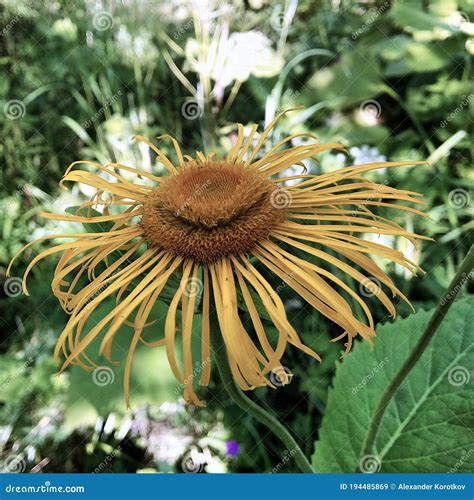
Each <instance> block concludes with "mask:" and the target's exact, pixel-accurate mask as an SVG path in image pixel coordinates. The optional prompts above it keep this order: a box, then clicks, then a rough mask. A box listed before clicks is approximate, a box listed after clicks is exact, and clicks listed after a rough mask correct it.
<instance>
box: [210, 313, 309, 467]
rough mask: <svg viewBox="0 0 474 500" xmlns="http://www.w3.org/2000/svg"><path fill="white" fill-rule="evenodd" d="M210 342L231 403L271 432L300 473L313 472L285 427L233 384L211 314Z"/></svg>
mask: <svg viewBox="0 0 474 500" xmlns="http://www.w3.org/2000/svg"><path fill="white" fill-rule="evenodd" d="M211 342H212V350H213V353H214V360H215V362H216V365H217V370H218V372H219V375H220V378H221V380H222V383H223V385H224V388H225V390H226V391H227V394H228V395H229V396H230V398H231V399H232V401H233V402H234V403H235V404H236V405H237V406H238V407H239V408H240V409H241V410H243V411H244V412H246V413H248V414H249V415H251V416H252V417H254V418H255V419H256V420H258V421H259V422H260V423H262V424H263V425H265V426H266V427H267V428H268V429H270V431H272V432H273V434H274V435H275V436H276V437H277V438H278V439H279V440H280V441H281V442H282V443H283V444H284V445H285V446H286V449H287V452H288V453H289V454H290V456H292V457H293V458H294V459H295V462H296V464H297V465H298V467H299V469H300V470H301V472H311V473H312V472H314V470H313V468H312V467H311V464H310V463H309V462H308V459H307V458H306V457H305V455H304V453H303V452H302V451H301V448H300V447H299V446H298V444H297V443H296V441H295V439H294V438H293V436H292V435H291V434H290V433H289V432H288V430H287V429H286V427H285V426H284V425H283V424H281V423H280V422H279V421H278V420H277V419H276V418H275V417H274V416H272V415H270V414H269V413H268V412H267V411H265V410H264V409H263V408H262V407H260V406H258V405H257V404H256V403H255V402H254V401H252V400H251V399H250V398H249V397H247V396H246V395H245V394H244V393H243V392H242V391H241V389H240V388H239V387H238V386H237V384H236V383H235V381H234V377H233V375H232V372H231V370H230V366H229V362H228V359H227V353H226V347H225V345H224V341H223V339H222V335H221V333H220V329H219V324H218V322H217V320H216V318H215V314H214V315H212V314H211Z"/></svg>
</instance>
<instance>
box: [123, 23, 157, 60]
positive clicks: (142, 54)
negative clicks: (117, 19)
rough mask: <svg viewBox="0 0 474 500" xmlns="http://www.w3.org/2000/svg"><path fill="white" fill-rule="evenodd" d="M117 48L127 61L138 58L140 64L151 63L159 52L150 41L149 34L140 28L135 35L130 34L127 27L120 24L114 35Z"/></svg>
mask: <svg viewBox="0 0 474 500" xmlns="http://www.w3.org/2000/svg"><path fill="white" fill-rule="evenodd" d="M115 42H116V44H117V49H118V50H119V52H121V54H122V55H123V56H124V58H125V59H126V60H127V61H128V62H129V63H134V62H136V61H137V60H138V62H140V63H141V64H152V63H154V62H156V60H157V59H158V57H159V52H158V49H157V48H156V46H155V45H154V43H153V41H152V37H151V34H150V33H148V32H147V31H144V30H141V31H140V32H139V33H137V34H136V35H132V34H131V33H129V31H128V30H127V27H126V26H124V25H121V26H120V28H119V30H118V32H117V34H116V35H115Z"/></svg>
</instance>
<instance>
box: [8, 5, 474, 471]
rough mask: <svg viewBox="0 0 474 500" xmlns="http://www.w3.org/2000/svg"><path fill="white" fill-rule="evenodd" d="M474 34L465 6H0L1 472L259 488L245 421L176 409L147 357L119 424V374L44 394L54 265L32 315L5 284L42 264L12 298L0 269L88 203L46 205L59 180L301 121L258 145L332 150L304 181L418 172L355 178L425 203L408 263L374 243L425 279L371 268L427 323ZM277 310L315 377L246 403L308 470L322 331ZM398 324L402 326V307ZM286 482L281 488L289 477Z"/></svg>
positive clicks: (453, 199)
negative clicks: (90, 165) (304, 143)
mask: <svg viewBox="0 0 474 500" xmlns="http://www.w3.org/2000/svg"><path fill="white" fill-rule="evenodd" d="M471 20H472V21H474V6H473V4H472V3H471V2H468V1H460V0H459V1H456V0H438V1H431V2H427V1H417V0H410V1H404V2H388V1H385V2H373V1H370V0H367V1H361V2H356V1H344V0H342V1H332V2H330V1H325V2H319V1H309V0H301V1H299V2H298V1H296V0H289V1H286V2H270V1H266V0H247V1H232V2H231V1H229V2H224V1H219V2H217V1H211V0H209V1H196V2H184V1H179V0H171V1H159V0H156V1H145V0H143V1H140V0H128V1H126V0H123V1H119V0H115V1H108V2H107V1H79V0H78V1H72V0H70V1H69V0H57V1H52V0H46V1H42V2H40V1H27V0H25V1H23V0H17V1H12V2H9V1H5V0H2V1H0V29H1V31H0V47H1V58H0V63H1V74H0V110H1V113H0V120H1V127H2V133H1V141H0V158H1V176H2V178H1V180H2V182H1V184H0V190H1V191H2V196H1V202H0V230H1V232H2V238H1V243H0V272H1V277H2V282H3V285H4V286H3V287H2V290H1V292H2V297H1V299H0V304H1V307H2V313H1V333H0V335H1V342H0V354H1V358H0V462H1V463H3V464H4V465H3V467H4V469H5V467H7V466H8V467H7V468H8V470H9V471H34V472H40V471H45V472H94V471H95V472H106V471H114V472H135V471H182V470H183V469H184V470H185V469H186V467H187V466H186V464H187V463H189V457H191V462H192V463H194V464H195V463H197V464H198V465H199V467H198V468H199V471H203V472H217V471H231V472H248V471H257V472H258V471H271V470H272V468H273V466H274V464H275V463H276V462H280V461H281V453H282V451H281V445H280V444H279V443H278V442H276V441H274V439H273V438H270V437H264V436H265V435H266V432H265V431H264V430H263V429H262V428H260V426H259V425H258V424H256V423H255V422H253V421H252V419H251V418H250V417H248V416H244V418H242V416H241V415H240V413H239V410H237V409H236V408H235V407H234V406H233V405H232V404H231V403H230V401H229V400H228V399H227V398H226V396H224V395H223V394H222V393H221V391H220V389H219V386H218V384H216V380H213V381H212V383H211V385H210V388H209V393H211V394H213V399H212V402H211V403H210V404H208V406H207V408H206V409H204V410H198V409H194V408H190V407H186V406H185V405H183V403H182V401H181V399H180V396H181V388H180V387H179V386H178V384H177V383H176V381H175V380H174V378H173V376H172V375H171V372H170V370H169V368H168V363H167V360H166V356H165V353H164V351H163V350H160V349H154V350H149V349H147V348H145V347H144V346H143V348H142V349H139V350H138V351H137V354H136V357H135V362H134V367H133V374H132V406H133V407H132V410H131V411H126V409H125V404H124V401H123V395H122V381H121V376H122V374H121V372H120V369H114V371H112V370H111V369H110V368H109V369H107V368H104V372H103V374H102V375H103V377H102V378H101V379H100V380H99V381H98V380H97V378H95V379H94V378H93V377H92V376H91V374H90V373H84V372H82V371H80V370H78V369H75V368H74V369H71V370H68V371H67V373H65V374H62V375H61V376H56V375H55V373H56V372H55V370H56V367H55V366H54V365H53V361H52V349H53V346H54V343H55V339H56V338H57V336H58V334H59V333H60V331H61V329H62V327H63V326H64V324H65V321H66V317H65V314H63V312H62V311H61V309H60V307H59V305H58V304H57V302H56V299H55V298H54V297H52V295H51V293H50V288H49V283H50V281H51V277H52V274H53V270H54V265H55V259H54V258H52V259H49V260H47V261H44V262H43V263H42V264H41V266H40V267H39V268H36V269H35V270H34V272H33V274H32V275H31V277H30V282H29V289H30V297H25V296H23V295H22V294H21V290H20V289H19V287H18V277H20V276H21V275H22V271H23V270H24V268H25V266H26V265H25V263H26V262H27V261H28V260H30V259H31V258H32V257H33V256H34V255H36V253H37V252H38V251H39V250H40V247H41V245H38V246H36V247H34V248H32V249H30V250H29V251H28V252H27V253H26V258H25V256H23V257H22V258H21V259H20V261H19V262H18V263H17V264H16V266H15V268H14V270H13V275H12V276H13V278H11V279H10V280H7V279H6V277H5V270H6V266H7V264H8V262H9V260H10V259H11V257H12V256H13V255H14V254H15V252H16V251H18V250H19V249H20V248H21V246H22V245H24V244H25V243H27V242H29V241H31V240H32V239H34V238H36V237H39V236H42V235H44V234H50V233H52V232H63V231H74V230H77V229H78V228H77V227H76V228H73V227H72V226H71V224H69V225H67V226H63V224H62V223H58V222H55V221H49V222H46V221H44V220H43V219H41V218H40V217H38V213H39V212H40V211H42V210H47V211H54V212H59V213H61V212H62V211H64V209H65V208H66V207H68V206H72V205H79V204H80V202H81V201H84V200H85V199H86V198H87V197H88V196H91V194H92V192H90V191H89V190H88V189H87V187H85V188H81V187H79V188H78V187H75V188H73V189H72V190H70V191H61V190H59V189H58V181H59V180H60V178H61V176H62V175H63V173H64V171H65V169H66V168H67V166H68V165H69V164H70V163H71V162H72V161H74V160H78V159H88V160H96V161H99V162H111V161H113V162H115V161H116V162H121V163H124V164H126V165H130V166H133V167H137V168H139V169H144V170H146V171H154V172H160V171H161V170H160V169H161V167H160V166H159V165H158V164H157V163H155V159H154V155H153V154H150V151H149V149H148V147H146V146H144V145H143V144H138V143H134V142H132V141H131V137H132V136H133V135H136V134H141V135H144V136H147V137H151V138H152V137H155V136H158V135H162V134H171V135H173V136H175V137H176V138H177V139H178V141H179V142H180V144H182V148H183V150H184V151H185V152H186V153H188V154H193V153H194V151H195V150H201V151H206V152H209V151H217V152H223V151H226V150H227V149H228V148H229V147H230V145H231V143H232V140H233V138H235V133H236V127H235V122H241V123H243V124H244V125H251V124H253V123H259V124H260V125H264V124H268V123H269V122H270V121H271V119H272V118H273V117H274V116H275V114H276V113H278V112H279V111H281V110H283V109H286V108H290V107H294V106H299V105H302V106H304V109H301V110H298V111H294V112H292V113H290V114H289V115H287V116H286V117H285V118H284V119H283V120H281V121H280V122H279V124H278V126H277V127H276V128H275V130H274V133H273V135H272V140H273V141H278V140H280V139H281V138H282V137H285V136H286V135H289V134H290V133H291V134H293V133H298V132H311V133H314V134H315V135H317V137H318V139H319V141H321V142H341V143H342V144H343V145H344V146H346V147H347V149H348V155H347V156H345V155H343V154H336V153H328V154H325V155H323V156H321V158H320V161H319V162H318V163H316V162H313V161H309V162H308V165H307V166H308V168H309V169H310V170H311V171H312V172H314V173H318V172H327V171H330V170H333V169H337V168H341V167H343V166H346V165H351V164H358V163H364V162H370V161H378V160H384V159H389V160H408V159H410V160H419V159H428V160H429V161H430V162H431V166H430V167H409V168H401V169H396V170H393V169H392V170H390V171H380V170H379V171H377V172H374V173H372V174H370V175H369V177H370V176H371V178H372V179H374V180H376V181H377V182H384V181H387V182H388V183H389V184H390V185H392V186H395V187H399V188H401V189H408V190H412V191H419V192H421V193H423V194H424V196H425V198H424V200H425V201H426V203H427V212H428V213H429V215H430V216H431V218H430V219H425V220H417V219H415V218H413V217H411V216H410V215H409V214H406V213H403V212H400V213H399V214H398V222H400V223H402V224H404V225H406V226H407V227H408V228H409V229H414V230H416V231H417V232H420V233H421V234H425V235H428V236H430V237H432V238H434V239H435V242H432V243H431V242H423V244H422V246H421V249H420V250H419V251H415V250H414V249H413V248H412V247H410V246H407V244H406V243H404V242H402V241H399V240H398V239H396V238H392V237H390V238H387V237H381V238H383V240H384V241H383V242H384V243H385V244H387V245H390V246H394V247H397V248H399V249H400V250H402V251H403V252H404V253H405V254H406V255H407V256H409V257H410V258H411V259H412V260H414V261H415V262H417V263H419V264H420V265H421V267H422V268H424V269H425V270H426V271H427V274H426V275H425V276H424V277H423V278H421V279H420V278H412V277H411V275H408V274H406V273H405V272H404V271H403V270H401V269H399V268H398V266H394V265H391V264H390V263H386V262H378V263H379V264H380V265H381V266H383V268H384V269H385V270H386V271H387V272H388V273H389V274H390V276H391V277H392V278H393V279H394V280H395V282H396V283H397V285H398V286H399V288H400V289H401V290H402V291H403V292H404V293H405V294H407V295H408V297H409V298H410V299H411V300H412V302H413V303H414V305H415V308H416V309H420V308H422V309H429V308H432V307H433V306H434V305H435V304H436V302H437V300H438V299H439V298H440V297H441V295H442V294H443V291H444V289H445V288H446V286H447V285H448V283H449V281H450V279H451V278H452V276H453V275H454V272H455V270H456V268H457V266H458V265H459V263H460V261H461V260H462V258H463V256H464V255H465V253H466V249H467V248H468V246H469V244H470V242H469V237H470V235H471V234H472V233H470V231H471V230H472V228H473V222H472V212H473V211H472V208H471V206H470V189H471V187H472V184H473V179H474V175H473V171H472V168H471V164H472V149H471V147H470V144H471V138H472V132H473V110H474V101H473V99H472V97H473V92H472V91H473V88H472V54H473V53H474V39H473V38H472V35H473V34H474V24H473V23H472V22H471ZM162 147H163V148H165V150H166V148H168V147H169V146H168V145H167V144H163V146H162ZM281 295H282V297H283V298H284V300H285V304H286V306H287V308H288V310H290V311H291V319H292V321H293V322H294V325H295V326H296V328H297V329H298V331H299V332H300V333H301V335H302V337H303V340H304V338H305V337H306V338H309V337H311V338H313V339H314V338H315V336H316V338H320V344H321V347H320V348H319V352H320V354H322V355H323V363H322V364H319V365H317V364H314V363H313V362H311V361H310V360H309V359H307V358H306V357H305V356H304V355H302V354H301V353H299V352H295V351H291V352H288V353H287V355H286V358H285V366H289V367H291V369H292V370H293V372H294V374H295V376H294V377H293V379H292V382H291V384H290V385H289V386H288V387H282V388H280V389H279V390H277V391H270V390H268V391H267V390H260V391H257V393H256V394H255V397H258V398H259V400H260V402H261V403H263V404H264V405H265V406H268V407H271V408H272V409H273V411H275V412H276V413H277V414H278V415H279V416H281V417H284V418H285V421H286V422H287V423H288V425H289V426H290V427H291V428H292V429H293V431H294V432H295V434H296V435H297V436H303V437H304V436H311V439H304V440H302V441H300V443H301V444H302V447H303V448H304V449H305V451H306V453H307V454H308V455H310V454H311V453H312V452H313V446H314V440H315V439H316V437H317V435H318V428H319V425H320V422H321V418H322V416H323V415H324V411H325V405H326V398H327V392H328V388H329V386H330V385H331V380H332V377H333V373H334V367H335V364H336V363H337V360H338V359H339V356H340V353H341V345H337V344H331V343H329V342H328V340H329V339H330V335H329V332H330V331H331V324H330V323H328V322H327V321H326V320H325V319H324V318H321V317H320V316H319V315H318V314H317V313H316V312H314V311H312V309H311V308H310V307H305V306H304V305H303V304H302V303H301V302H300V301H298V300H297V299H296V297H295V296H294V295H293V294H292V293H291V291H290V290H289V289H288V288H285V289H283V290H282V291H281ZM372 305H373V308H374V309H373V310H374V316H375V317H376V318H377V320H378V321H380V322H385V321H387V317H386V314H385V312H384V311H383V310H382V309H381V306H380V304H378V303H377V302H375V301H374V302H373V304H372ZM159 307H162V308H165V307H166V304H159ZM399 311H400V314H401V315H402V316H403V315H407V314H408V313H409V311H408V309H405V308H404V307H403V306H402V305H401V304H399ZM157 316H158V317H160V316H162V315H160V314H159V311H158V314H157ZM161 324H162V323H161ZM161 324H160V323H159V324H158V325H157V326H155V328H160V325H161ZM124 349H126V347H125V343H124ZM203 397H204V398H205V397H206V393H205V392H203ZM286 462H288V463H286ZM5 464H7V466H5ZM282 469H283V470H288V471H291V470H292V464H291V460H288V461H285V466H284V467H283V468H282ZM283 470H282V471H283Z"/></svg>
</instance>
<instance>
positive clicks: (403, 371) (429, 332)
mask: <svg viewBox="0 0 474 500" xmlns="http://www.w3.org/2000/svg"><path fill="white" fill-rule="evenodd" d="M473 268H474V246H471V248H470V249H469V252H468V253H467V255H466V257H465V258H464V260H463V261H462V263H461V266H460V267H459V269H458V272H457V273H456V276H454V278H453V280H452V281H451V283H450V284H449V286H448V288H447V289H446V293H445V294H444V295H443V297H442V299H441V300H440V302H439V304H438V306H437V308H436V310H435V312H434V313H433V316H431V319H430V321H429V322H428V324H427V325H426V328H425V330H424V332H423V334H422V335H421V337H420V339H419V340H418V342H417V343H416V345H415V347H414V348H413V350H412V352H411V354H410V356H408V358H407V359H406V361H405V362H404V363H403V365H402V366H401V368H400V369H399V370H398V372H397V373H396V375H395V377H394V378H393V379H392V381H391V382H390V384H389V385H388V387H387V388H386V389H385V392H384V393H383V394H382V397H381V398H380V401H379V404H378V406H377V408H376V410H375V413H374V416H373V417H372V421H371V422H370V427H369V431H368V432H367V437H366V439H365V443H364V445H363V447H362V453H361V456H362V457H364V456H366V455H370V454H371V453H372V450H373V446H374V443H375V438H376V437H377V432H378V430H379V427H380V424H381V423H382V419H383V416H384V413H385V410H386V409H387V406H388V405H389V403H390V401H391V400H392V398H393V396H394V395H395V393H396V392H397V390H398V389H399V387H400V386H401V385H402V383H403V382H404V380H405V378H406V377H407V375H408V374H409V373H410V371H411V369H412V368H413V367H414V366H415V364H416V363H417V361H418V360H419V358H420V357H421V355H422V354H423V352H424V350H425V349H426V347H427V346H428V344H429V343H430V341H431V339H432V338H433V336H434V334H435V333H436V331H437V330H438V328H439V326H440V325H441V322H442V321H443V319H444V317H445V316H446V314H447V312H448V310H449V308H450V307H451V306H452V304H453V302H454V299H455V298H456V295H457V294H458V293H459V291H460V290H461V288H462V285H463V284H464V283H465V282H466V281H467V280H468V276H469V273H470V272H471V271H472V269H473Z"/></svg>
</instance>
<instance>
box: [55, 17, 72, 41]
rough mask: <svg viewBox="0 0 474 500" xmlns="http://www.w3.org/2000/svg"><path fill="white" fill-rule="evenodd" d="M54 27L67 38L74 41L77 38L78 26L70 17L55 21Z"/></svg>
mask: <svg viewBox="0 0 474 500" xmlns="http://www.w3.org/2000/svg"><path fill="white" fill-rule="evenodd" d="M52 29H53V31H54V32H55V33H56V34H57V35H59V36H61V37H62V38H64V39H65V40H71V41H72V40H75V39H76V38H77V26H76V25H75V24H74V23H73V22H72V21H71V20H70V19H69V18H68V17H66V18H64V19H57V20H56V21H54V23H53V26H52Z"/></svg>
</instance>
